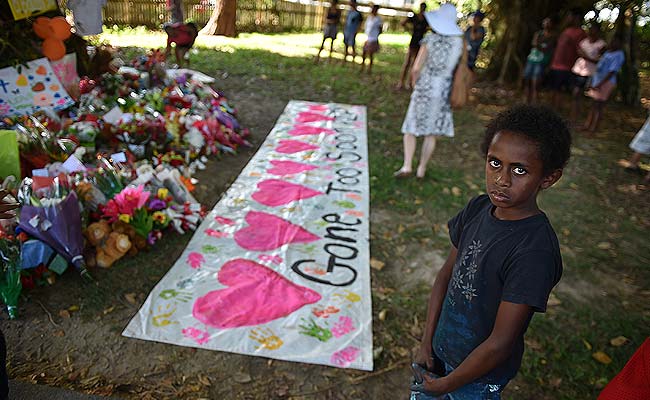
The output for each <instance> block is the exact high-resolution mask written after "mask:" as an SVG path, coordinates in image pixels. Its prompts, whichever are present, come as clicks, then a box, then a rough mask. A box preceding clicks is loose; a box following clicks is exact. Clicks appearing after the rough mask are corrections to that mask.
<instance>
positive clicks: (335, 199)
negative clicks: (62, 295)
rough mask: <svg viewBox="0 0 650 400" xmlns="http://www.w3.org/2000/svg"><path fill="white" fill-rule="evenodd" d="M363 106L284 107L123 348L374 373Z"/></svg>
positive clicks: (154, 293) (292, 104) (127, 331)
mask: <svg viewBox="0 0 650 400" xmlns="http://www.w3.org/2000/svg"><path fill="white" fill-rule="evenodd" d="M369 198H370V197H369V186H368V160H367V137H366V111H365V107H363V106H351V105H342V104H317V103H309V102H302V101H292V102H290V103H289V104H288V105H287V107H286V109H285V111H284V113H283V114H282V115H281V116H280V118H279V119H278V121H277V123H276V125H275V127H274V128H273V130H272V131H271V133H270V134H269V135H268V137H267V139H266V141H265V142H264V143H263V144H262V145H261V147H260V149H259V151H258V152H257V153H256V154H255V156H254V157H253V158H252V159H251V161H250V162H249V164H248V165H247V166H246V167H245V168H244V170H243V171H242V172H241V174H240V176H239V177H238V178H237V180H236V181H235V182H234V183H233V184H232V186H231V187H230V189H229V190H228V191H227V192H226V193H225V194H224V196H223V197H222V199H221V200H220V201H219V202H218V204H217V205H216V206H215V207H214V209H213V210H212V211H211V212H210V213H209V214H208V215H207V217H206V219H205V220H204V221H203V223H202V224H201V226H200V227H199V229H197V231H196V233H195V234H194V237H193V238H192V240H191V241H190V243H189V244H188V247H187V248H186V249H185V251H184V252H183V254H182V255H181V257H180V258H179V259H178V260H177V261H176V263H175V264H174V266H173V267H172V268H171V269H170V270H169V272H168V273H167V274H166V275H165V276H164V277H163V279H162V280H161V281H160V282H159V283H158V284H157V285H156V287H155V288H154V289H153V291H152V292H151V293H150V294H149V296H148V298H147V300H146V301H145V303H144V305H143V306H142V308H141V309H140V311H139V312H138V313H137V314H136V315H135V317H134V318H133V319H132V320H131V322H130V323H129V324H128V326H127V327H126V329H125V331H124V332H123V335H124V336H128V337H133V338H138V339H146V340H154V341H158V342H165V343H173V344H177V345H181V346H191V347H199V348H205V349H213V350H221V351H229V352H234V353H240V354H249V355H258V356H263V357H268V358H274V359H280V360H289V361H299V362H305V363H315V364H324V365H331V366H335V367H342V368H356V369H362V370H372V366H373V359H372V304H371V292H370V264H369V259H370V256H369V225H368V224H369V215H368V213H369Z"/></svg>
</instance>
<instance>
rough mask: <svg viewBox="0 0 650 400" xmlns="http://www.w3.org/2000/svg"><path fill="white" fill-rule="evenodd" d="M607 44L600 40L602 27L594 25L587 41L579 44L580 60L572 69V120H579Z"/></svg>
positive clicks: (590, 28)
mask: <svg viewBox="0 0 650 400" xmlns="http://www.w3.org/2000/svg"><path fill="white" fill-rule="evenodd" d="M605 47H607V43H606V42H605V41H604V40H603V39H601V38H600V25H599V24H598V23H596V22H595V23H593V24H592V25H591V26H590V27H589V33H588V34H587V37H586V38H585V39H582V41H580V43H579V44H578V56H579V57H578V59H577V60H576V63H575V64H574V65H573V68H571V72H573V85H572V86H573V93H572V94H573V107H571V119H572V120H573V121H575V120H576V119H577V118H578V112H579V110H580V98H581V97H582V94H583V92H584V91H585V88H586V86H587V83H588V81H589V78H591V76H592V75H593V74H594V72H596V63H597V62H598V60H599V59H600V56H601V54H603V52H604V51H605Z"/></svg>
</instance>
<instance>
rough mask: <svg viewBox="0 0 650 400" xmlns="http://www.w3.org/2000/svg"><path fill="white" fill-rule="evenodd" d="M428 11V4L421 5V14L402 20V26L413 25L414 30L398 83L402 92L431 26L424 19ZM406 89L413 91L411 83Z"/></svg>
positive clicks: (398, 88) (398, 87)
mask: <svg viewBox="0 0 650 400" xmlns="http://www.w3.org/2000/svg"><path fill="white" fill-rule="evenodd" d="M426 10H427V4H426V3H420V12H419V13H417V14H413V15H412V16H410V17H408V18H405V19H404V20H402V22H401V25H402V26H406V24H411V26H412V28H413V33H412V34H411V41H410V42H409V50H408V53H406V59H404V64H402V72H401V73H400V77H399V82H398V83H397V87H396V89H397V90H401V89H402V88H403V87H404V86H405V85H404V81H405V80H406V76H407V75H408V73H409V71H410V70H411V66H412V65H413V62H414V61H415V57H416V56H417V55H418V51H420V42H421V41H422V39H423V38H424V34H425V33H427V30H428V29H429V24H428V23H427V19H426V18H425V17H424V12H425V11H426ZM409 81H410V80H409ZM406 88H408V89H411V84H410V82H409V83H408V84H407V85H406Z"/></svg>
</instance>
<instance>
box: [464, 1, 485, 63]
mask: <svg viewBox="0 0 650 400" xmlns="http://www.w3.org/2000/svg"><path fill="white" fill-rule="evenodd" d="M471 16H472V25H471V26H470V27H469V28H467V30H465V42H466V44H467V67H468V68H469V69H470V70H471V71H472V72H474V68H476V59H477V58H478V53H479V51H480V50H481V44H483V40H485V34H486V30H485V28H484V27H483V26H482V25H481V23H482V22H483V19H484V18H485V14H484V13H483V12H482V11H481V10H476V11H474V12H473V13H472V14H471Z"/></svg>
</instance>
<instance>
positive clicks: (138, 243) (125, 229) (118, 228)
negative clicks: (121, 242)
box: [112, 220, 147, 256]
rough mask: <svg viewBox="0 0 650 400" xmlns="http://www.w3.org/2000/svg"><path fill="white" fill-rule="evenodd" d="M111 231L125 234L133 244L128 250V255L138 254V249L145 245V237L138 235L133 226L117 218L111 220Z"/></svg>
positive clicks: (143, 247)
mask: <svg viewBox="0 0 650 400" xmlns="http://www.w3.org/2000/svg"><path fill="white" fill-rule="evenodd" d="M112 228H113V232H117V233H121V234H124V235H126V236H127V237H128V238H129V240H130V241H131V243H133V246H131V249H130V250H129V255H130V256H134V255H136V254H138V251H140V250H143V249H145V248H146V247H147V239H146V238H144V237H142V236H140V235H138V233H137V232H136V231H135V228H134V227H133V226H131V225H129V224H128V223H126V222H124V221H120V220H117V221H115V222H113V226H112Z"/></svg>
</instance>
